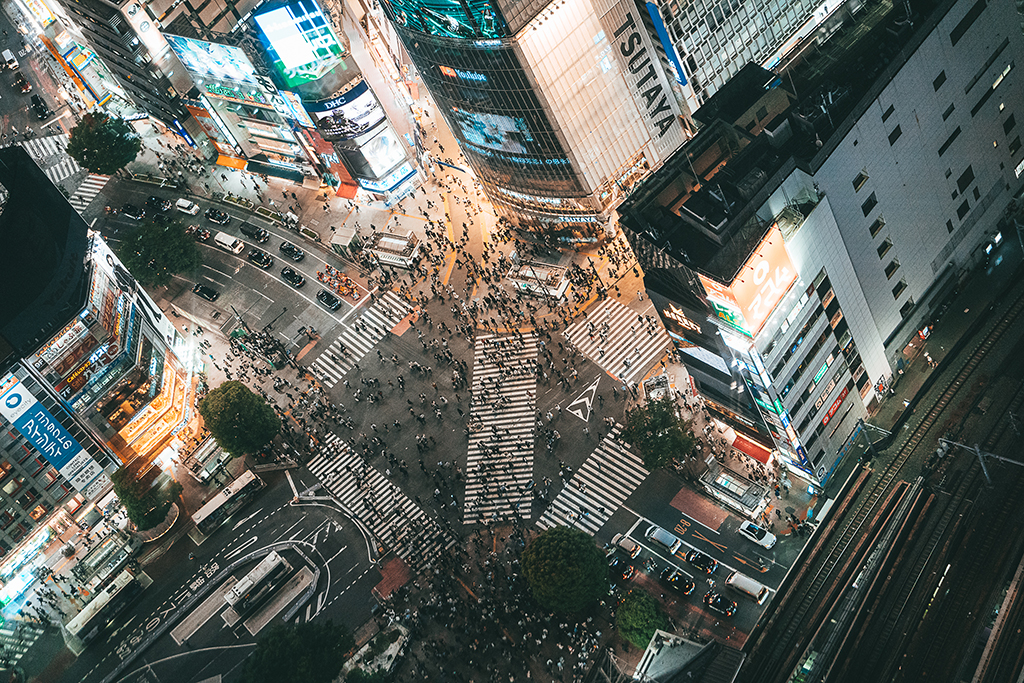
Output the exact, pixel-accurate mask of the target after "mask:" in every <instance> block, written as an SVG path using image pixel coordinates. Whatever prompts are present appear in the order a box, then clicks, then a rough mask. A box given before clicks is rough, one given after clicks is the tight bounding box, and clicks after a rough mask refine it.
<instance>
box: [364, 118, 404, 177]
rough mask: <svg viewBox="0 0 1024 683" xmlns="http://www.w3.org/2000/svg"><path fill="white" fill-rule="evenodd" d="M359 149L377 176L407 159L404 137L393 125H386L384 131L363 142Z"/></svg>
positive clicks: (382, 174) (381, 175)
mask: <svg viewBox="0 0 1024 683" xmlns="http://www.w3.org/2000/svg"><path fill="white" fill-rule="evenodd" d="M359 151H360V152H361V153H362V155H363V157H364V158H365V159H366V163H367V164H369V165H370V170H371V171H373V174H374V176H376V177H377V178H381V177H383V176H384V174H385V173H387V172H388V171H390V170H391V169H392V168H394V167H395V166H396V165H398V164H399V163H400V162H402V161H405V149H404V148H403V147H402V139H401V138H400V137H398V134H397V133H395V131H394V130H393V129H392V128H391V126H385V127H384V129H383V130H382V131H380V132H379V133H377V134H376V135H374V136H373V137H372V138H370V139H369V140H367V141H366V142H364V143H361V144H360V145H359Z"/></svg>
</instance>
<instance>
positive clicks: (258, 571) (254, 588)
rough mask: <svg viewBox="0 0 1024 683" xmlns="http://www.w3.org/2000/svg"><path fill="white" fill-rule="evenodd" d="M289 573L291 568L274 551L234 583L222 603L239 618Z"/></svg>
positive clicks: (262, 599)
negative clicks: (229, 607)
mask: <svg viewBox="0 0 1024 683" xmlns="http://www.w3.org/2000/svg"><path fill="white" fill-rule="evenodd" d="M291 571H292V566H291V565H290V564H288V562H287V560H285V559H284V558H283V557H281V556H280V555H278V554H277V551H276V550H275V551H272V552H271V553H270V554H269V555H267V556H266V557H264V558H263V559H262V560H261V561H260V563H259V564H258V565H256V567H255V568H254V569H253V570H252V571H251V572H249V573H248V574H246V575H245V576H244V577H243V578H242V580H241V581H239V582H238V583H236V584H235V586H234V588H232V589H231V590H230V591H228V593H227V595H225V596H224V601H225V602H227V603H228V605H230V606H231V607H232V608H233V609H234V610H235V612H237V613H238V615H239V616H242V615H244V614H246V613H247V612H251V611H252V610H254V609H256V608H257V607H259V606H260V605H261V604H263V602H264V601H265V600H266V599H267V598H269V597H270V594H271V593H273V592H274V591H275V590H277V588H278V587H279V586H280V585H281V584H282V583H283V582H284V580H285V579H287V578H288V575H289V574H290V573H291Z"/></svg>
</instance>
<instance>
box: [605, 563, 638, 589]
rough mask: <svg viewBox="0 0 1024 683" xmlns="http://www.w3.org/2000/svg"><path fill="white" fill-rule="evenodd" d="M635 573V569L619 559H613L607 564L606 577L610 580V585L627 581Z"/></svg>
mask: <svg viewBox="0 0 1024 683" xmlns="http://www.w3.org/2000/svg"><path fill="white" fill-rule="evenodd" d="M635 573H636V568H634V567H633V565H632V564H630V563H629V562H626V561H625V560H624V559H622V558H621V557H613V558H612V559H611V560H609V562H608V577H609V578H610V579H611V581H612V583H622V582H625V581H629V580H630V579H632V578H633V574H635Z"/></svg>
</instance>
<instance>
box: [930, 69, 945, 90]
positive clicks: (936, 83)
mask: <svg viewBox="0 0 1024 683" xmlns="http://www.w3.org/2000/svg"><path fill="white" fill-rule="evenodd" d="M945 82H946V72H945V71H940V72H939V75H938V76H936V77H935V80H934V81H932V87H933V88H935V91H936V92H938V90H939V88H941V87H942V84H943V83H945Z"/></svg>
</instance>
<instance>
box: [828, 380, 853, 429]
mask: <svg viewBox="0 0 1024 683" xmlns="http://www.w3.org/2000/svg"><path fill="white" fill-rule="evenodd" d="M849 393H850V388H849V387H843V390H842V391H840V392H839V396H838V397H837V398H836V400H835V401H834V402H833V403H832V407H831V408H829V409H828V412H827V413H825V417H823V418H821V425H822V426H823V427H825V426H828V423H829V420H831V419H832V418H833V417H835V414H836V411H837V410H839V406H841V405H842V404H843V401H845V400H846V397H847V395H849Z"/></svg>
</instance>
